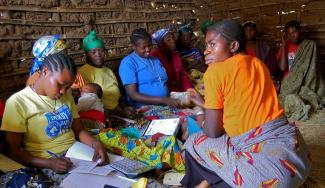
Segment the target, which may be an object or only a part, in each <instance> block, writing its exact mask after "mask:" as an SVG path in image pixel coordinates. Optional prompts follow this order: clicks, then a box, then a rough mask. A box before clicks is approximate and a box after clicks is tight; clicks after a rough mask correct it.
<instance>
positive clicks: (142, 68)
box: [119, 52, 168, 107]
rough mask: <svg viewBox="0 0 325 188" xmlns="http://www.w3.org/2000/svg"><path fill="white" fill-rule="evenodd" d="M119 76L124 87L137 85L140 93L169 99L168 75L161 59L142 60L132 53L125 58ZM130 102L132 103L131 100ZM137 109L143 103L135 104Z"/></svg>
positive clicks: (149, 58)
mask: <svg viewBox="0 0 325 188" xmlns="http://www.w3.org/2000/svg"><path fill="white" fill-rule="evenodd" d="M119 74H120V78H121V81H122V83H123V86H126V85H128V84H137V86H138V92H139V93H141V94H144V95H148V96H155V97H167V96H168V88H167V73H166V70H165V69H164V68H163V66H162V65H161V63H160V61H159V59H157V58H155V57H148V58H142V57H140V56H139V55H138V54H137V53H136V52H132V53H131V54H129V55H128V56H126V57H125V58H123V60H122V62H121V64H120V67H119ZM129 101H130V102H132V101H131V100H130V99H129ZM133 104H134V105H135V106H136V107H141V106H142V105H144V104H142V103H139V102H133Z"/></svg>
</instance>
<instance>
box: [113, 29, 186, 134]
mask: <svg viewBox="0 0 325 188" xmlns="http://www.w3.org/2000/svg"><path fill="white" fill-rule="evenodd" d="M131 42H132V44H133V48H134V51H133V52H132V53H131V54H130V55H128V56H126V57H125V58H124V59H123V60H122V62H121V64H120V68H119V74H120V78H121V80H122V83H123V85H124V87H125V89H126V93H127V95H128V97H129V100H130V102H131V103H132V104H133V105H135V107H136V108H137V109H139V111H141V112H143V113H144V115H145V117H146V118H148V119H150V118H155V119H161V118H168V117H182V119H183V123H184V121H185V119H186V116H187V115H191V114H190V112H189V113H186V112H185V111H182V110H180V109H177V108H173V107H181V101H179V100H177V99H173V98H170V97H169V89H168V88H167V85H168V83H167V82H168V81H167V80H169V79H170V78H167V74H166V72H165V69H164V68H163V67H162V65H161V64H160V62H159V59H157V58H155V57H153V56H151V55H149V53H150V49H151V46H152V44H151V37H150V35H149V34H148V33H147V32H146V31H145V30H144V29H136V30H134V31H133V32H132V35H131ZM148 105H150V106H148ZM183 128H185V127H183ZM182 130H183V131H184V132H187V131H186V129H182ZM184 136H185V135H184Z"/></svg>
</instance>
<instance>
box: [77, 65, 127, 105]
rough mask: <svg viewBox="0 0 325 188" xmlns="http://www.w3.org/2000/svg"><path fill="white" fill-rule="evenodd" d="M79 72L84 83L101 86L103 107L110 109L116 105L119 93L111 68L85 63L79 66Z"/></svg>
mask: <svg viewBox="0 0 325 188" xmlns="http://www.w3.org/2000/svg"><path fill="white" fill-rule="evenodd" d="M79 72H80V74H81V76H82V78H83V79H84V81H85V83H96V84H99V85H100V86H101V87H102V90H103V97H102V101H103V103H104V108H106V109H110V110H112V109H114V108H116V107H117V105H118V101H119V99H120V97H121V93H120V90H119V88H118V82H117V79H116V77H115V75H114V73H113V71H112V70H111V69H109V68H107V67H102V68H97V67H94V66H91V65H88V64H85V65H83V66H82V67H80V69H79Z"/></svg>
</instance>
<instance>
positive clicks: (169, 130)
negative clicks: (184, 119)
mask: <svg viewBox="0 0 325 188" xmlns="http://www.w3.org/2000/svg"><path fill="white" fill-rule="evenodd" d="M179 127H180V118H169V119H155V120H152V121H151V122H150V123H149V124H148V126H147V127H146V129H145V131H143V136H152V135H154V134H157V133H161V134H164V135H168V136H170V135H175V134H176V133H177V131H178V129H179Z"/></svg>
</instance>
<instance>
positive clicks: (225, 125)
mask: <svg viewBox="0 0 325 188" xmlns="http://www.w3.org/2000/svg"><path fill="white" fill-rule="evenodd" d="M205 40H206V44H207V46H206V50H205V52H204V54H205V61H206V64H208V69H207V71H206V73H205V75H204V85H205V101H204V100H203V99H202V98H201V97H200V96H199V94H197V93H196V92H195V91H192V94H191V95H192V97H191V98H192V101H193V102H195V103H196V104H197V105H199V106H201V107H203V108H205V114H206V115H205V122H204V123H203V125H202V127H203V131H201V132H198V133H196V134H193V135H191V136H190V137H189V139H188V140H187V141H186V143H185V145H184V149H185V151H186V153H185V158H186V159H185V161H186V164H185V166H186V175H185V177H184V178H183V180H182V185H183V186H185V187H194V186H196V185H199V186H200V187H209V186H212V187H218V186H220V187H264V186H276V185H277V186H278V187H298V186H299V185H301V184H302V183H303V181H304V180H305V178H306V177H307V175H308V172H309V169H310V161H309V159H308V158H307V155H308V152H307V151H306V146H305V144H304V141H303V139H302V137H301V136H300V133H299V130H298V129H297V127H295V126H294V125H290V124H289V123H288V121H287V119H286V118H285V117H284V115H283V109H282V107H281V106H280V104H279V102H278V99H277V95H276V91H275V88H274V85H273V83H272V80H271V76H270V73H269V72H268V70H267V67H266V66H265V65H264V64H263V63H262V62H261V61H260V60H259V59H257V58H254V57H252V56H249V55H246V54H245V53H244V52H245V50H244V48H245V41H244V39H243V33H242V30H241V25H240V24H239V23H238V22H236V21H233V20H222V21H220V22H217V23H216V24H214V25H212V26H210V27H209V28H208V29H207V34H206V39H205ZM198 174H199V175H198Z"/></svg>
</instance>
